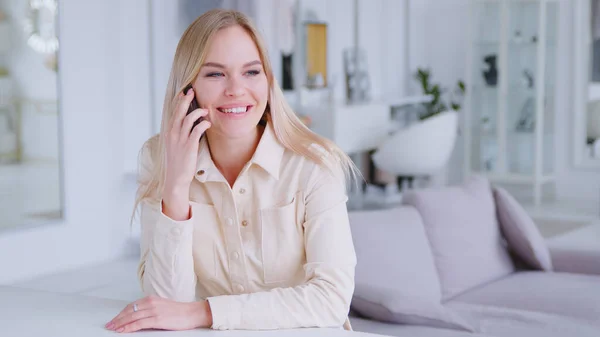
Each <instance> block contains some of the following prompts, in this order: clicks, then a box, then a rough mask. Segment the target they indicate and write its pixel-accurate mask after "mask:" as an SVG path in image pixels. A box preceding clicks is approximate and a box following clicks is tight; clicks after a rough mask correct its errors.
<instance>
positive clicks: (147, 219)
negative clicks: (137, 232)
mask: <svg viewBox="0 0 600 337" xmlns="http://www.w3.org/2000/svg"><path fill="white" fill-rule="evenodd" d="M188 207H189V206H188ZM141 220H142V243H141V249H142V252H141V253H142V255H141V256H142V257H141V260H140V267H139V275H138V276H139V278H140V282H141V285H142V290H143V292H144V293H145V294H146V295H157V296H160V297H162V298H168V299H172V300H175V301H179V302H191V301H194V300H195V291H196V274H195V271H194V261H193V255H192V239H193V219H192V218H190V219H189V220H187V221H174V220H173V219H170V218H169V217H167V216H166V215H164V214H162V213H161V210H160V209H159V208H158V207H150V206H148V205H144V207H143V209H142V219H141Z"/></svg>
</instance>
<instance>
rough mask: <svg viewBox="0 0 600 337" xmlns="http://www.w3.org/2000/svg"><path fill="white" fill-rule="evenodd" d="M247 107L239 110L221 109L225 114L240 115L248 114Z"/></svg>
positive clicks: (238, 108)
mask: <svg viewBox="0 0 600 337" xmlns="http://www.w3.org/2000/svg"><path fill="white" fill-rule="evenodd" d="M246 109H247V107H245V106H241V107H237V108H231V109H220V110H221V111H223V112H225V113H234V114H239V113H242V112H246Z"/></svg>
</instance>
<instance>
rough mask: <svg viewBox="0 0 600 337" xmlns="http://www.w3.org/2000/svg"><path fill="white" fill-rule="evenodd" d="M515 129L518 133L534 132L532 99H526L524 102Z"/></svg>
mask: <svg viewBox="0 0 600 337" xmlns="http://www.w3.org/2000/svg"><path fill="white" fill-rule="evenodd" d="M515 129H516V130H517V131H520V132H533V131H534V130H535V102H534V101H533V97H527V99H526V100H525V104H523V107H522V108H521V112H520V117H519V120H518V121H517V125H516V127H515Z"/></svg>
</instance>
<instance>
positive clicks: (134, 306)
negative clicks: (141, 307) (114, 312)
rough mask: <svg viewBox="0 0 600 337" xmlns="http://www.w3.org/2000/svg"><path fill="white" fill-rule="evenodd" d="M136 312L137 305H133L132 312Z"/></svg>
mask: <svg viewBox="0 0 600 337" xmlns="http://www.w3.org/2000/svg"><path fill="white" fill-rule="evenodd" d="M137 311H138V305H137V303H133V312H137Z"/></svg>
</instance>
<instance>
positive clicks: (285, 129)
mask: <svg viewBox="0 0 600 337" xmlns="http://www.w3.org/2000/svg"><path fill="white" fill-rule="evenodd" d="M236 25H237V26H240V27H242V28H244V29H245V30H246V32H248V34H249V35H250V36H251V38H252V40H253V41H254V43H255V44H256V47H257V49H258V52H259V54H260V58H261V62H262V65H263V68H264V71H265V74H266V76H267V81H268V84H269V89H270V90H269V98H268V102H267V107H266V109H265V113H266V115H267V116H266V117H267V120H268V121H269V123H270V124H272V126H273V129H274V132H275V136H276V138H277V140H278V141H279V142H280V143H281V144H282V145H283V146H284V147H285V148H287V149H289V150H291V151H293V152H294V153H297V154H299V155H302V156H305V157H307V158H309V159H311V160H312V161H314V162H316V163H317V164H320V165H323V166H325V167H327V168H328V169H329V170H331V171H332V173H334V174H338V173H339V172H340V171H341V172H343V176H344V178H345V179H346V180H348V179H350V180H355V181H356V180H357V175H360V172H359V171H358V169H357V168H356V166H355V165H354V163H353V162H352V160H351V159H350V158H349V157H348V156H347V155H346V153H344V152H343V151H342V150H341V149H340V148H339V147H338V146H336V145H335V144H334V143H333V142H332V141H330V140H328V139H326V138H324V137H321V136H319V135H317V134H315V133H314V132H312V131H311V130H310V129H309V128H307V127H306V126H305V125H304V123H303V122H302V121H301V120H300V119H299V118H298V117H297V116H296V114H295V113H294V111H293V110H292V108H291V107H290V106H289V104H288V103H287V102H286V100H285V98H284V96H283V92H282V91H281V88H280V87H279V85H278V84H277V81H276V80H275V78H274V77H273V70H272V68H271V63H270V62H269V59H268V56H267V49H266V47H265V44H264V42H263V40H262V38H261V37H260V35H259V33H258V30H257V29H256V27H255V26H254V24H253V23H252V22H251V21H250V19H249V18H248V17H247V16H246V15H244V14H243V13H241V12H238V11H234V10H225V9H214V10H211V11H208V12H206V13H204V14H202V15H201V16H200V17H198V18H197V19H196V20H195V21H194V22H193V23H192V24H191V25H190V26H189V27H188V28H187V29H186V31H185V32H184V33H183V35H182V37H181V39H180V41H179V44H178V45H177V50H176V52H175V57H174V60H173V65H172V68H171V74H170V76H169V82H168V84H167V91H166V94H165V99H164V104H163V110H162V123H161V130H160V133H159V134H158V135H155V136H154V137H152V138H150V139H149V140H148V141H146V144H144V147H142V149H143V148H145V147H147V148H149V149H150V150H151V151H152V152H151V154H150V155H151V158H153V165H152V168H151V178H150V181H149V182H147V183H144V184H140V185H139V187H138V192H137V196H136V200H135V204H134V214H135V210H136V209H137V207H138V205H139V204H140V203H141V202H142V201H143V200H144V199H146V198H149V197H151V196H152V195H156V194H157V192H161V191H162V189H163V187H164V178H165V158H166V155H165V134H166V131H167V130H166V128H167V126H168V125H169V121H170V120H171V115H172V112H173V110H174V108H175V99H176V96H177V94H178V93H179V92H181V91H182V90H183V89H184V88H185V87H186V86H187V85H188V84H190V83H192V82H193V81H194V80H195V79H196V76H197V75H198V73H199V71H200V68H201V66H202V64H203V63H204V60H205V58H206V53H207V49H208V46H209V45H210V42H211V39H212V38H213V36H214V35H215V33H217V31H219V30H221V29H224V28H228V27H232V26H236ZM156 143H158V146H157V144H156ZM315 147H316V148H317V149H316V151H315ZM158 194H160V193H158Z"/></svg>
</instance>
